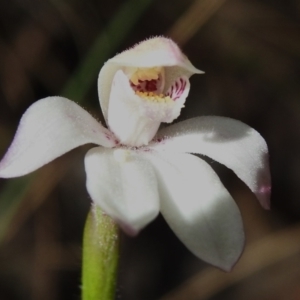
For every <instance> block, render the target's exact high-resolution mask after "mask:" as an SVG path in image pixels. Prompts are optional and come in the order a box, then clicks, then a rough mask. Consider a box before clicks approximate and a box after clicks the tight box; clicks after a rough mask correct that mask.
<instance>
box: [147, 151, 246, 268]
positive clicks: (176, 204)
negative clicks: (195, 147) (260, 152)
mask: <svg viewBox="0 0 300 300" xmlns="http://www.w3.org/2000/svg"><path fill="white" fill-rule="evenodd" d="M148 159H150V161H151V162H152V163H153V166H154V168H155V171H156V174H157V179H158V182H159V192H160V196H161V212H162V214H163V216H164V217H165V219H166V221H167V222H168V224H169V225H170V227H171V228H172V230H173V231H174V232H175V234H176V235H177V236H178V238H179V239H180V240H181V241H182V242H183V243H184V244H185V246H186V247H187V248H188V249H189V250H190V251H191V252H192V253H194V254H195V255H196V256H197V257H199V258H201V259H203V260H205V261H206V262H208V263H210V264H213V265H215V266H217V267H219V268H221V269H224V270H226V271H229V270H230V269H231V268H232V266H233V265H234V264H235V262H236V261H237V260H238V258H239V256H240V254H241V252H242V250H243V245H244V233H243V224H242V219H241V215H240V212H239V209H238V207H237V205H236V204H235V202H234V200H233V199H232V197H231V196H230V194H229V193H228V191H227V190H226V189H225V188H224V186H223V185H222V183H221V182H220V180H219V178H218V176H217V175H216V173H215V172H214V171H213V170H212V168H211V167H210V166H209V165H208V164H207V163H206V162H205V161H203V160H202V159H200V158H198V157H196V156H194V155H191V154H175V153H168V155H166V154H165V155H161V153H159V154H158V153H156V151H153V152H152V153H151V154H148Z"/></svg>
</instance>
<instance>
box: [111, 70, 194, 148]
mask: <svg viewBox="0 0 300 300" xmlns="http://www.w3.org/2000/svg"><path fill="white" fill-rule="evenodd" d="M178 81H179V83H177V82H176V86H177V89H176V87H175V85H174V88H172V89H170V91H169V93H170V95H172V96H173V97H174V100H173V99H171V98H170V97H167V98H160V97H158V96H148V97H144V98H143V97H142V96H139V95H138V94H136V93H135V92H134V90H133V89H132V88H131V86H130V84H129V81H128V78H127V77H126V75H125V74H124V73H123V71H121V70H119V71H117V72H116V75H115V77H114V81H113V83H112V86H113V88H112V90H111V94H110V100H109V108H108V126H109V128H110V130H111V131H112V132H113V133H114V134H115V135H116V137H117V138H118V139H119V141H120V142H121V143H122V144H124V145H128V146H137V147H138V146H142V145H147V144H148V142H149V141H150V140H152V138H153V137H154V135H155V134H156V132H157V130H158V128H159V125H160V123H161V122H172V121H173V120H174V119H175V118H177V117H178V116H179V114H180V111H181V109H182V107H183V106H184V105H183V103H184V102H185V99H186V97H187V95H188V92H189V89H190V84H189V81H188V79H187V78H180V79H179V80H178Z"/></svg>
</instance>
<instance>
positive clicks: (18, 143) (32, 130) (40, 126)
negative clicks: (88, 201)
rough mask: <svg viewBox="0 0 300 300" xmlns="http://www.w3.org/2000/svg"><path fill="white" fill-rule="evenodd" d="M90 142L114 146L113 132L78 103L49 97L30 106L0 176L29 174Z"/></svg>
mask: <svg viewBox="0 0 300 300" xmlns="http://www.w3.org/2000/svg"><path fill="white" fill-rule="evenodd" d="M87 143H95V144H98V145H102V146H105V147H113V146H114V145H115V144H116V142H115V138H114V136H113V135H112V133H111V132H110V131H109V130H107V129H106V128H104V127H103V126H102V125H101V124H100V123H99V122H97V121H96V120H95V119H94V118H93V117H92V116H91V115H90V114H89V113H88V112H86V111H85V110H84V109H82V108H81V107H80V106H79V105H77V104H76V103H74V102H72V101H70V100H68V99H65V98H62V97H49V98H45V99H42V100H40V101H37V102H36V103H34V104H33V105H31V106H30V107H29V108H28V110H27V111H26V112H25V113H24V115H23V116H22V118H21V121H20V124H19V127H18V129H17V133H16V135H15V137H14V140H13V142H12V144H11V146H10V148H9V149H8V151H7V153H6V154H5V156H4V158H3V159H2V161H1V162H0V177H3V178H9V177H17V176H22V175H25V174H28V173H30V172H32V171H34V170H36V169H38V168H40V167H41V166H43V165H45V164H46V163H48V162H50V161H52V160H53V159H55V158H57V157H58V156H61V155H62V154H64V153H66V152H68V151H70V150H71V149H73V148H75V147H78V146H80V145H83V144H87Z"/></svg>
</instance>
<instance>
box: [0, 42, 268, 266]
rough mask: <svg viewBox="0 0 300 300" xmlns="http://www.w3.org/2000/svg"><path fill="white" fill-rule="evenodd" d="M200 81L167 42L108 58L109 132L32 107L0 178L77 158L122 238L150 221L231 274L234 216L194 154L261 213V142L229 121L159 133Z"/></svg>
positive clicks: (238, 247) (78, 112) (240, 241)
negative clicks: (246, 192) (71, 155)
mask: <svg viewBox="0 0 300 300" xmlns="http://www.w3.org/2000/svg"><path fill="white" fill-rule="evenodd" d="M194 73H201V71H199V70H197V69H196V68H194V67H193V66H192V64H191V63H190V62H189V60H188V59H187V58H186V57H185V56H184V55H183V54H182V52H181V51H180V50H179V48H178V47H177V45H175V44H174V43H173V42H172V41H171V40H169V39H167V38H162V37H157V38H153V39H149V40H146V41H144V42H142V43H140V44H138V45H136V46H135V47H133V48H132V49H130V50H127V51H125V52H123V53H121V54H119V55H117V56H115V57H114V58H112V59H110V60H109V61H108V62H107V63H106V64H105V65H104V67H103V68H102V70H101V72H100V75H99V81H98V87H99V97H100V103H101V107H102V111H103V114H104V117H105V120H106V122H107V125H108V128H109V129H106V128H105V127H103V126H102V125H101V124H100V123H99V122H98V121H96V120H95V119H94V118H93V117H92V116H91V115H90V114H89V113H87V112H86V111H85V110H84V109H82V108H81V107H80V106H78V105H77V104H75V103H74V102H72V101H70V100H68V99H66V98H62V97H49V98H45V99H42V100H40V101H37V102H36V103H34V104H33V105H32V106H31V107H29V108H28V110H27V111H26V112H25V113H24V115H23V117H22V119H21V121H20V125H19V127H18V130H17V133H16V135H15V138H14V140H13V142H12V144H11V146H10V148H9V149H8V151H7V153H6V154H5V156H4V158H3V159H2V161H1V162H0V177H2V178H9V177H16V176H21V175H26V174H28V173H30V172H32V171H34V170H36V169H38V168H40V167H41V166H43V165H45V164H46V163H48V162H50V161H52V160H53V159H55V158H57V157H59V156H61V155H62V154H64V153H66V152H67V151H70V150H71V149H73V148H75V147H77V146H80V145H83V144H86V143H94V144H96V145H99V146H100V147H96V148H92V149H91V150H89V151H88V153H87V154H86V156H85V170H86V174H87V190H88V192H89V194H90V196H91V198H92V200H93V201H94V202H95V203H96V204H97V205H99V206H100V207H101V208H102V209H103V210H104V211H105V212H106V213H107V214H108V215H110V216H111V217H112V218H113V219H114V220H116V221H117V222H118V223H119V224H120V225H121V227H122V228H124V229H125V230H126V231H127V232H130V233H133V234H134V233H137V232H138V231H139V230H141V229H142V228H143V227H144V226H145V225H147V224H148V223H149V222H151V221H152V220H153V219H154V218H155V217H156V216H157V215H158V213H159V212H161V213H162V214H163V216H164V217H165V219H166V221H167V222H168V223H169V225H170V227H171V228H172V229H173V230H174V232H175V234H176V235H177V236H178V237H179V238H180V239H181V241H182V242H183V243H184V244H185V245H186V247H187V248H188V249H190V251H191V252H192V253H194V254H195V255H196V256H198V257H199V258H201V259H203V260H205V261H206V262H208V263H211V264H213V265H215V266H217V267H219V268H222V269H224V270H230V269H231V268H232V266H233V265H234V264H235V262H236V261H237V259H238V258H239V256H240V254H241V252H242V250H243V245H244V233H243V224H242V219H241V215H240V212H239V209H238V207H237V205H236V204H235V202H234V200H233V199H232V197H231V195H230V194H229V192H228V191H227V190H226V189H225V187H224V186H223V184H222V183H221V181H220V180H219V178H218V176H217V174H216V173H215V172H214V171H213V169H212V168H211V167H210V166H209V165H208V164H207V163H206V162H205V161H204V160H202V159H200V158H199V157H197V156H195V155H192V154H190V153H194V154H202V155H206V156H208V157H211V158H212V159H214V160H216V161H217V162H219V163H221V164H223V165H225V166H226V167H228V168H230V169H232V170H233V171H234V172H235V173H236V175H237V176H238V177H239V178H240V179H241V180H243V181H244V182H245V183H246V185H247V186H248V187H249V188H250V189H251V191H252V192H253V193H254V194H255V195H256V197H257V199H258V200H259V202H260V203H261V205H262V206H263V207H264V208H266V209H268V208H269V194H270V175H269V168H268V149H267V145H266V143H265V141H264V139H263V138H262V137H261V136H260V134H259V133H258V132H256V131H255V130H254V129H252V128H250V127H249V126H247V125H245V124H243V123H241V122H239V121H235V120H232V119H229V118H222V117H198V118H193V119H190V120H186V121H183V122H181V123H177V124H175V125H171V126H169V127H166V128H165V129H162V130H160V131H159V132H158V133H157V130H158V127H159V125H160V123H161V122H167V123H169V122H172V121H173V120H174V119H175V118H177V117H178V116H179V114H180V111H181V109H182V107H183V106H184V102H185V99H186V97H187V94H188V92H189V87H190V84H189V77H190V76H191V75H192V74H194Z"/></svg>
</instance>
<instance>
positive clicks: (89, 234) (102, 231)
mask: <svg viewBox="0 0 300 300" xmlns="http://www.w3.org/2000/svg"><path fill="white" fill-rule="evenodd" d="M118 239H119V234H118V228H117V226H116V224H115V223H114V222H113V221H112V219H111V218H110V217H109V216H107V215H105V214H104V213H103V212H102V211H101V209H100V208H99V207H96V206H94V207H92V209H91V211H90V212H89V215H88V218H87V221H86V224H85V229H84V238H83V262H82V300H113V299H114V297H115V286H116V276H117V266H118V249H119V242H118Z"/></svg>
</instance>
